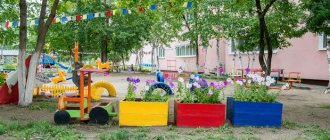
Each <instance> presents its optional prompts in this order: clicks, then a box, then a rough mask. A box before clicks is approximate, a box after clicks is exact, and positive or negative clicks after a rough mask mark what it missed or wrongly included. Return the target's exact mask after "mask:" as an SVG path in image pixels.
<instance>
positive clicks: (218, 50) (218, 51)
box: [216, 38, 221, 78]
mask: <svg viewBox="0 0 330 140" xmlns="http://www.w3.org/2000/svg"><path fill="white" fill-rule="evenodd" d="M217 65H218V66H217V70H216V73H217V78H220V72H219V70H218V69H219V68H220V65H221V64H220V39H219V38H217Z"/></svg>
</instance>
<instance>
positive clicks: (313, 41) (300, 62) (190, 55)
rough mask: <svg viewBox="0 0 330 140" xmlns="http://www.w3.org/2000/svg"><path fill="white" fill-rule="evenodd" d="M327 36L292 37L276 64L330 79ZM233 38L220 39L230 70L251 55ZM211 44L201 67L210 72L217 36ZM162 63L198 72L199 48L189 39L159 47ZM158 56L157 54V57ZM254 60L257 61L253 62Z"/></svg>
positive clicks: (243, 65)
mask: <svg viewBox="0 0 330 140" xmlns="http://www.w3.org/2000/svg"><path fill="white" fill-rule="evenodd" d="M327 40H328V41H329V40H330V38H325V37H323V36H321V35H317V34H312V33H306V34H305V35H304V36H302V37H301V38H293V39H290V43H291V47H288V48H284V49H281V50H275V51H274V54H273V60H272V68H281V69H284V71H285V72H301V77H302V79H311V80H328V71H329V70H328V62H327V53H326V46H327ZM231 42H232V41H228V40H225V39H223V40H221V42H220V63H221V64H222V65H223V66H224V67H225V69H226V71H227V72H229V71H230V70H231V69H232V68H234V67H236V68H246V67H247V66H248V63H249V61H248V55H247V54H246V53H245V54H242V53H240V56H241V61H240V60H239V57H238V53H237V52H236V57H234V56H235V55H234V54H235V53H234V52H235V51H234V50H233V48H235V46H234V45H233V44H232V43H231ZM210 44H211V47H209V48H207V49H204V48H200V49H199V54H200V55H199V64H200V69H199V71H202V72H205V73H209V72H212V71H214V69H215V68H216V67H217V54H216V53H217V48H216V40H210ZM143 50H144V51H145V52H149V51H151V47H150V46H145V47H144V49H143ZM155 53H158V57H159V67H160V69H161V70H178V68H179V67H182V68H183V69H184V70H185V71H190V72H196V64H195V62H196V52H195V49H193V48H190V47H189V42H188V41H185V42H180V41H175V42H172V43H171V44H170V45H169V46H167V47H163V48H158V50H157V51H156V52H155ZM257 55H258V54H255V62H254V63H253V62H252V59H253V55H252V54H250V55H249V56H250V68H251V67H253V68H260V66H259V61H258V56H257ZM135 58H136V56H134V55H133V56H132V58H131V60H130V61H129V63H130V64H135ZM155 59H156V58H155ZM143 63H147V64H150V63H151V55H150V54H147V55H144V56H143ZM252 63H253V64H252Z"/></svg>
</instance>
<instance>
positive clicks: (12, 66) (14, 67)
mask: <svg viewBox="0 0 330 140" xmlns="http://www.w3.org/2000/svg"><path fill="white" fill-rule="evenodd" d="M5 69H16V64H6V65H5Z"/></svg>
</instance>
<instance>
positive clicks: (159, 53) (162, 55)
mask: <svg viewBox="0 0 330 140" xmlns="http://www.w3.org/2000/svg"><path fill="white" fill-rule="evenodd" d="M158 57H160V58H164V57H165V49H164V48H163V47H159V48H158Z"/></svg>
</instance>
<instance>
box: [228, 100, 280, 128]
mask: <svg viewBox="0 0 330 140" xmlns="http://www.w3.org/2000/svg"><path fill="white" fill-rule="evenodd" d="M282 108H283V104H282V103H280V102H274V103H268V102H242V101H235V99H234V98H232V97H228V98H227V119H228V120H229V121H230V122H231V124H232V125H233V126H262V127H276V128H280V127H281V126H282Z"/></svg>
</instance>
